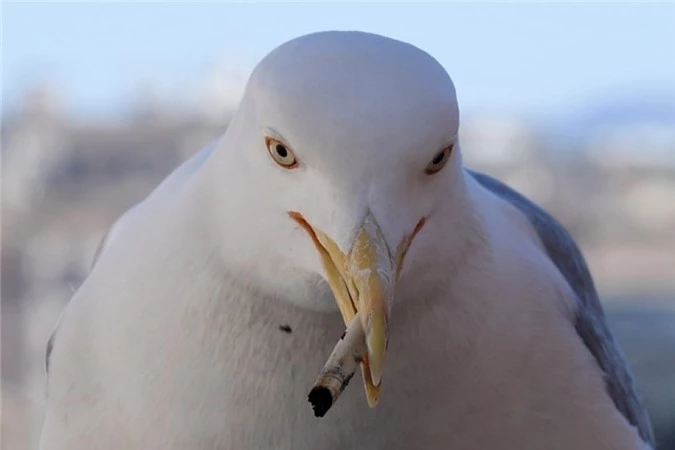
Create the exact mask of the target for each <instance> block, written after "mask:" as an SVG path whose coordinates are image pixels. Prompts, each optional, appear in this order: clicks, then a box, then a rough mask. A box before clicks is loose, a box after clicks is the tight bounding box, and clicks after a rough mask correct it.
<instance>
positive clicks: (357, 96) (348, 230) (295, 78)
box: [222, 32, 462, 406]
mask: <svg viewBox="0 0 675 450" xmlns="http://www.w3.org/2000/svg"><path fill="white" fill-rule="evenodd" d="M458 127H459V113H458V106H457V99H456V95H455V88H454V85H453V83H452V81H451V79H450V77H449V76H448V74H447V73H446V71H445V70H444V69H443V68H442V66H441V65H440V64H439V63H438V62H437V61H436V60H435V59H434V58H432V57H431V56H429V55H428V54H427V53H425V52H423V51H422V50H420V49H418V48H416V47H414V46H412V45H410V44H407V43H403V42H400V41H397V40H393V39H389V38H385V37H382V36H378V35H373V34H368V33H360V32H323V33H316V34H311V35H306V36H303V37H300V38H297V39H294V40H292V41H289V42H287V43H285V44H283V45H281V46H280V47H278V48H277V49H275V50H274V51H272V52H271V53H270V54H269V55H268V56H266V57H265V58H264V59H263V60H262V61H261V62H260V63H259V65H258V66H257V67H256V68H255V70H254V71H253V73H252V75H251V77H250V80H249V82H248V85H247V88H246V91H245V94H244V98H243V100H242V103H241V105H240V107H239V109H238V111H237V112H236V114H235V116H234V118H233V121H232V122H231V124H230V127H229V128H228V130H227V132H226V135H225V136H224V139H223V144H222V145H223V146H224V147H227V148H228V153H227V158H228V159H229V160H230V162H229V164H230V165H231V166H230V167H231V171H237V173H245V174H246V177H247V179H248V180H249V181H248V187H249V188H250V189H247V190H246V191H245V192H244V190H242V191H241V192H240V193H237V192H235V193H233V195H238V194H239V195H240V196H241V198H242V199H245V200H246V202H244V201H242V202H241V203H240V204H239V206H238V209H239V210H245V209H246V208H254V209H256V213H259V212H260V211H261V210H264V211H265V214H264V215H262V216H261V215H260V214H257V216H258V217H260V218H259V219H258V220H255V221H251V223H248V224H247V225H246V226H247V227H248V231H247V232H248V233H249V237H250V240H257V242H260V243H261V244H260V245H259V247H258V248H259V252H255V251H251V250H250V249H248V248H242V249H241V250H240V252H242V253H243V252H249V253H250V254H251V255H252V256H253V255H255V262H253V261H254V260H251V266H253V265H254V264H255V266H256V268H261V267H266V270H265V271H263V272H264V273H265V277H266V280H265V282H266V283H268V284H269V286H270V287H271V288H272V289H273V290H274V291H275V292H276V293H280V292H288V293H289V295H288V297H289V298H291V301H293V302H295V303H297V304H300V305H301V306H303V307H308V308H314V309H317V308H331V307H332V308H337V309H339V311H340V312H341V314H342V317H343V319H344V321H345V323H346V324H347V323H349V322H350V321H351V319H352V318H353V317H354V315H356V314H357V313H358V314H359V317H360V320H361V323H362V326H363V329H364V331H365V336H366V344H367V351H368V353H367V358H366V360H365V361H364V370H363V375H364V378H365V384H366V391H367V396H368V401H369V404H370V405H371V406H374V405H375V404H376V402H377V397H378V393H379V386H380V382H381V379H382V376H383V372H384V368H385V356H386V351H387V346H388V341H389V337H390V317H391V314H392V308H393V305H394V302H395V301H397V295H396V293H397V287H398V286H399V283H401V282H403V281H402V280H404V279H405V277H406V273H407V272H410V271H414V270H418V271H420V270H424V269H425V268H430V267H432V266H433V263H434V258H435V255H436V254H437V253H438V249H439V247H440V246H442V243H441V242H438V237H436V238H433V237H432V236H440V237H441V238H442V236H444V235H447V234H448V233H450V232H451V230H444V231H443V232H441V233H440V234H439V233H427V230H428V229H431V228H440V225H441V224H440V223H435V213H436V211H437V210H438V209H439V207H441V206H442V204H443V203H444V201H445V200H446V199H447V198H449V197H451V196H452V193H453V186H454V185H456V184H457V180H458V178H461V170H462V169H461V157H460V155H459V145H458V141H457V133H458ZM235 176H236V174H235V173H233V174H232V177H235ZM223 183H225V181H223ZM232 186H235V185H234V184H233V185H232ZM232 189H234V187H233V188H232ZM244 204H246V205H247V206H244ZM238 216H241V214H238ZM251 217H252V215H251ZM263 236H270V237H269V238H267V239H272V240H273V241H265V240H264V239H266V238H263ZM242 242H249V241H248V240H246V239H243V240H242ZM242 245H243V244H242ZM251 269H253V267H251ZM313 275H316V276H318V277H320V278H321V280H323V282H322V283H321V284H323V285H325V286H327V287H328V288H329V290H330V292H331V294H332V295H331V296H330V297H331V298H330V300H329V302H330V304H328V305H327V304H325V302H324V303H322V299H323V298H324V297H323V296H321V295H317V289H314V288H313V287H314V286H315V284H312V281H309V280H312V278H311V277H312V276H313ZM293 286H305V288H304V290H303V291H302V293H300V290H299V289H295V290H294V288H293ZM308 286H309V287H308Z"/></svg>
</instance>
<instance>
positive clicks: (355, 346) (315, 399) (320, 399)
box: [308, 314, 367, 417]
mask: <svg viewBox="0 0 675 450" xmlns="http://www.w3.org/2000/svg"><path fill="white" fill-rule="evenodd" d="M366 355H367V349H366V338H365V333H364V332H363V328H362V327H361V322H360V321H359V315H358V314H356V315H355V316H354V318H353V319H352V321H351V322H350V323H349V326H348V327H347V331H346V333H345V334H344V335H343V336H342V338H340V340H339V341H338V343H337V345H336V346H335V348H334V349H333V352H332V353H331V354H330V357H329V358H328V361H327V362H326V364H325V365H324V366H323V369H322V370H321V373H320V374H319V376H318V377H317V379H316V381H315V382H314V387H313V388H312V390H311V391H310V392H309V396H308V400H309V402H310V403H311V404H312V408H313V409H314V415H315V416H316V417H323V416H324V415H325V414H326V413H327V412H328V410H329V409H330V408H331V406H333V404H335V402H336V401H337V399H338V398H339V397H340V394H342V391H344V390H345V388H346V387H347V385H348V384H349V381H350V380H351V379H352V377H353V376H354V373H355V372H356V368H357V367H358V366H359V363H361V361H363V359H364V358H365V357H366Z"/></svg>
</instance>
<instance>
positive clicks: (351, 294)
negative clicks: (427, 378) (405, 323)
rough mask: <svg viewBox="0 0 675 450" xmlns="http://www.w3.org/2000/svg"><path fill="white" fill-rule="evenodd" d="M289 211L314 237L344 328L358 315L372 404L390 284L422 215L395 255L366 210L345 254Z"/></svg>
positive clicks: (382, 350)
mask: <svg viewBox="0 0 675 450" xmlns="http://www.w3.org/2000/svg"><path fill="white" fill-rule="evenodd" d="M289 215H290V216H291V217H292V218H293V219H294V220H295V221H296V222H298V223H299V224H300V225H301V226H302V227H303V228H304V229H305V230H306V231H307V232H308V233H309V235H310V237H311V238H312V240H313V241H314V244H315V246H316V248H317V250H318V251H319V253H320V255H321V260H322V262H323V267H324V271H325V275H326V280H327V282H328V284H329V285H330V288H331V290H332V291H333V295H334V296H335V300H336V302H337V304H338V307H339V309H340V312H341V313H342V319H343V320H344V322H345V326H347V325H348V324H349V323H350V322H351V321H352V319H353V318H354V316H355V315H356V314H357V312H358V313H359V318H360V321H361V326H362V327H363V330H364V332H365V336H366V347H367V349H368V356H367V358H366V359H365V360H364V361H363V362H362V363H361V374H362V376H363V380H364V385H365V389H366V398H367V400H368V404H369V405H370V406H371V407H375V406H376V405H377V400H378V397H379V393H380V383H381V380H382V373H383V371H384V363H385V356H386V351H387V344H388V342H389V316H390V312H391V306H392V301H393V299H394V287H395V284H396V281H397V280H398V275H399V274H400V271H401V267H402V264H403V259H404V257H405V253H406V251H407V249H408V247H409V245H410V242H411V241H412V238H413V237H414V235H415V234H416V233H417V232H418V231H419V229H420V228H421V227H422V225H423V224H424V219H422V220H420V222H419V223H418V225H417V227H416V228H415V231H414V232H413V233H412V234H411V235H410V236H407V237H406V238H405V239H404V240H403V242H401V243H400V245H399V246H398V250H397V252H396V254H395V255H393V254H392V252H391V250H390V248H389V246H388V245H387V243H386V241H385V239H384V236H383V235H382V230H381V229H380V226H379V225H378V223H377V221H376V220H375V218H374V217H373V215H372V214H370V213H368V214H367V216H366V218H365V219H364V220H363V222H362V223H361V225H360V226H359V229H358V231H357V233H356V236H355V237H354V239H353V241H352V243H351V246H350V248H349V250H348V251H347V254H344V253H343V252H342V251H341V250H340V249H339V247H338V246H337V244H335V242H334V241H333V240H332V239H330V238H329V237H328V236H326V235H325V234H324V233H322V232H320V231H318V230H315V229H314V228H312V227H311V226H310V225H309V223H307V221H305V219H304V218H303V217H302V215H300V214H299V213H297V212H290V213H289Z"/></svg>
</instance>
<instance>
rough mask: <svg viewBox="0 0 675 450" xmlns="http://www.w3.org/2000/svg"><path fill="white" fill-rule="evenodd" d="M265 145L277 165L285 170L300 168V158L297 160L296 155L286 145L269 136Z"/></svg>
mask: <svg viewBox="0 0 675 450" xmlns="http://www.w3.org/2000/svg"><path fill="white" fill-rule="evenodd" d="M265 145H266V146H267V151H268V152H269V154H270V156H271V157H272V159H273V160H274V162H275V163H277V164H279V165H280V166H281V167H283V168H284V169H295V168H296V167H298V158H296V156H295V153H293V151H292V150H291V149H290V148H288V146H287V145H286V144H284V143H283V142H281V141H280V140H278V139H274V138H272V137H269V136H268V137H266V138H265Z"/></svg>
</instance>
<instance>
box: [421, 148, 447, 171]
mask: <svg viewBox="0 0 675 450" xmlns="http://www.w3.org/2000/svg"><path fill="white" fill-rule="evenodd" d="M451 153H452V145H450V146H448V147H445V148H444V149H443V150H441V151H440V152H438V153H436V155H434V158H433V159H432V160H431V162H430V163H429V164H427V167H425V169H424V173H426V174H427V175H433V174H435V173H438V172H440V171H441V169H442V168H443V167H445V164H446V163H447V162H448V160H449V159H450V154H451Z"/></svg>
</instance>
